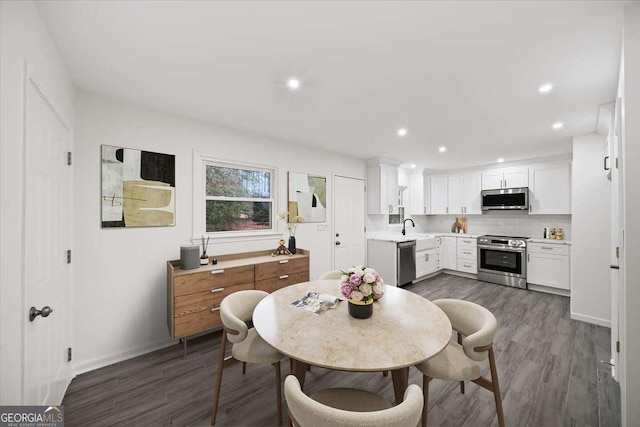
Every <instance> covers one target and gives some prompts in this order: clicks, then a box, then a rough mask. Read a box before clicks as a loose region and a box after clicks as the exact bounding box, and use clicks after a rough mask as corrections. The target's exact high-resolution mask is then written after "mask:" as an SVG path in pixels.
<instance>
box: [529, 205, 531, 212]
mask: <svg viewBox="0 0 640 427" xmlns="http://www.w3.org/2000/svg"><path fill="white" fill-rule="evenodd" d="M529 213H531V205H529Z"/></svg>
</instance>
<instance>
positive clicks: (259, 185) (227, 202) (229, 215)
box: [200, 160, 275, 235]
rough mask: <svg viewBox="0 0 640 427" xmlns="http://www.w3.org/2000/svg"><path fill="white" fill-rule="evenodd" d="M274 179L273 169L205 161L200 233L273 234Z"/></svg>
mask: <svg viewBox="0 0 640 427" xmlns="http://www.w3.org/2000/svg"><path fill="white" fill-rule="evenodd" d="M274 176H275V169H269V168H261V167H254V166H245V165H232V164H226V163H218V162H215V161H210V160H205V161H204V183H203V184H204V194H205V203H204V212H205V215H204V231H205V232H207V233H225V234H226V235H229V234H230V233H237V234H245V235H246V234H247V233H254V232H261V231H274V212H273V210H274V205H275V203H274V202H275V201H274V198H273V193H274V191H273V189H274ZM200 194H202V193H200Z"/></svg>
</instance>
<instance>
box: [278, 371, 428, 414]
mask: <svg viewBox="0 0 640 427" xmlns="http://www.w3.org/2000/svg"><path fill="white" fill-rule="evenodd" d="M284 397H285V400H286V402H287V407H288V408H289V418H290V419H291V421H292V423H293V425H294V426H299V427H324V426H341V427H355V426H370V427H383V426H385V427H415V426H416V425H417V424H418V422H419V421H420V416H421V413H422V399H423V398H422V392H421V391H420V387H418V386H417V385H415V384H411V385H409V387H407V390H406V391H405V392H404V400H403V401H402V403H400V404H399V405H396V406H393V407H392V406H391V405H390V404H389V402H387V401H386V400H385V399H384V398H383V397H382V396H380V395H378V394H375V393H371V392H368V391H365V390H357V389H349V388H334V389H328V390H322V391H319V392H316V393H314V394H313V395H312V396H311V397H309V396H307V395H306V394H304V392H303V391H302V389H301V388H300V383H299V382H298V379H297V378H296V377H294V376H293V375H289V376H288V377H287V378H285V380H284Z"/></svg>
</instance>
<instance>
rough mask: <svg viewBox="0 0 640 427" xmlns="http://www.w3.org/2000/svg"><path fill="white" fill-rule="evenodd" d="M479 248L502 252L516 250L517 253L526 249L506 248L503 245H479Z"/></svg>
mask: <svg viewBox="0 0 640 427" xmlns="http://www.w3.org/2000/svg"><path fill="white" fill-rule="evenodd" d="M478 249H491V250H494V251H500V252H515V253H523V252H524V251H526V250H527V249H526V248H505V247H502V246H490V245H478Z"/></svg>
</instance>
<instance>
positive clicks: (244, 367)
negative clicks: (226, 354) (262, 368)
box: [242, 362, 247, 375]
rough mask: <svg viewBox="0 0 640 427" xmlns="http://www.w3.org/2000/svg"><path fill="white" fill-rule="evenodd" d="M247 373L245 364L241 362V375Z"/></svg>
mask: <svg viewBox="0 0 640 427" xmlns="http://www.w3.org/2000/svg"><path fill="white" fill-rule="evenodd" d="M246 373H247V362H242V375H244V374H246Z"/></svg>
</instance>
